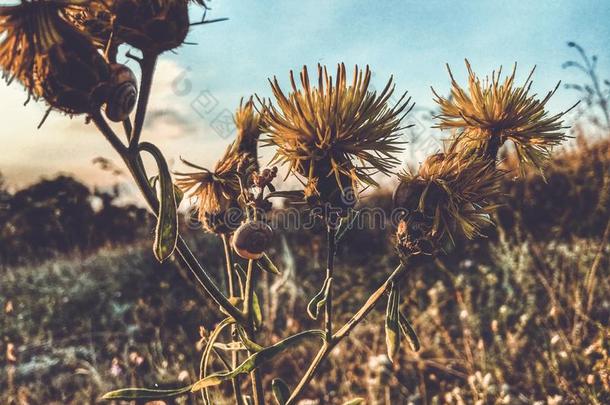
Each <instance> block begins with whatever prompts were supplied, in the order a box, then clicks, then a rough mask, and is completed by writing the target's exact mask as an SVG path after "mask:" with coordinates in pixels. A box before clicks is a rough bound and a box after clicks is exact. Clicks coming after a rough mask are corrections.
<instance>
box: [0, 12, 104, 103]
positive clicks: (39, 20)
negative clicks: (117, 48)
mask: <svg viewBox="0 0 610 405" xmlns="http://www.w3.org/2000/svg"><path fill="white" fill-rule="evenodd" d="M82 4H84V1H81V0H22V2H21V3H20V4H18V5H14V6H2V7H0V67H1V68H2V70H3V78H5V79H6V80H7V82H9V83H10V82H11V81H12V80H14V79H17V80H18V81H19V82H21V83H22V84H23V85H24V86H25V88H26V89H27V90H28V94H29V96H30V97H32V98H34V99H38V98H40V97H42V98H44V99H45V100H46V101H47V102H48V103H49V105H50V106H51V107H53V108H56V109H58V110H60V111H63V112H65V113H68V114H80V113H87V112H90V111H91V110H92V109H93V108H99V107H100V106H101V104H103V101H104V100H103V93H104V91H101V90H102V88H103V84H104V83H105V82H107V81H108V80H110V76H111V69H110V66H109V64H108V63H107V62H106V60H105V59H104V58H103V57H102V55H100V54H99V52H98V51H97V49H96V48H95V46H94V45H93V44H92V43H91V41H90V40H89V38H88V37H87V36H86V35H84V34H83V33H81V32H80V31H78V30H77V29H76V28H74V27H73V26H72V25H71V24H70V23H69V22H68V20H67V18H66V14H67V13H68V11H69V10H72V9H74V8H78V7H80V6H81V5H82Z"/></svg>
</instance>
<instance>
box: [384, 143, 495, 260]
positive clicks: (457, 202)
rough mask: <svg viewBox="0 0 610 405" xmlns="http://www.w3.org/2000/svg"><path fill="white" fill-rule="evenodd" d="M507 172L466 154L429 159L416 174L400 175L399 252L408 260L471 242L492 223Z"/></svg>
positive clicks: (397, 199)
mask: <svg viewBox="0 0 610 405" xmlns="http://www.w3.org/2000/svg"><path fill="white" fill-rule="evenodd" d="M502 175H503V172H501V171H499V170H497V169H496V168H495V165H494V162H493V161H490V160H484V159H480V158H478V157H476V156H473V155H472V154H471V153H468V152H459V153H458V152H447V153H438V154H435V155H432V156H430V157H428V159H427V160H426V161H425V162H424V163H423V164H422V165H421V167H420V169H419V171H418V173H415V174H413V173H409V172H404V173H401V174H400V175H399V178H400V184H399V185H398V187H397V188H396V190H395V192H394V197H393V199H394V205H395V207H396V208H399V209H402V210H404V216H403V219H402V220H401V222H400V223H399V226H398V230H397V247H398V250H399V251H400V252H401V253H402V254H404V255H405V256H408V255H413V254H420V253H423V254H434V253H435V252H437V251H438V250H439V249H440V248H441V247H442V246H443V245H444V244H445V243H446V242H447V241H449V242H451V243H455V238H456V237H457V236H464V237H466V238H468V239H473V238H475V237H476V236H479V235H481V232H482V230H483V228H484V227H485V226H487V225H489V224H491V218H490V214H491V213H492V211H493V210H494V209H495V208H496V204H495V203H494V201H495V200H496V199H497V197H498V196H499V180H500V178H501V176H502Z"/></svg>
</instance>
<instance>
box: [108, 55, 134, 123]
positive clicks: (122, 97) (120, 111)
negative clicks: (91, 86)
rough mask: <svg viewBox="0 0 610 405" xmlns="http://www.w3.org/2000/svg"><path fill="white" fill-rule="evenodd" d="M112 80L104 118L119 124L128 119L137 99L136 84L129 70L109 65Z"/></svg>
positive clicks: (116, 64) (120, 66) (125, 67)
mask: <svg viewBox="0 0 610 405" xmlns="http://www.w3.org/2000/svg"><path fill="white" fill-rule="evenodd" d="M110 68H111V71H112V73H111V74H112V78H111V80H110V90H109V92H108V98H107V102H106V117H108V119H109V120H111V121H114V122H121V121H123V120H125V119H127V118H128V117H129V114H130V113H131V112H132V111H133V109H134V107H135V105H136V101H137V99H138V82H137V80H136V76H135V75H134V74H133V72H132V71H131V69H129V68H128V67H127V66H125V65H121V64H118V63H115V64H113V65H111V67H110Z"/></svg>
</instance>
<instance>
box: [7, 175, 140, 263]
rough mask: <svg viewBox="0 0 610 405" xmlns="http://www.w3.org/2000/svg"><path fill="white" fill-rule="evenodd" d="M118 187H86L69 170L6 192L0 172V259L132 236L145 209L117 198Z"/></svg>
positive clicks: (86, 248)
mask: <svg viewBox="0 0 610 405" xmlns="http://www.w3.org/2000/svg"><path fill="white" fill-rule="evenodd" d="M119 196H120V193H119V191H118V188H117V187H115V188H113V190H112V191H110V192H108V191H100V190H91V189H89V188H88V187H87V186H85V185H84V184H82V183H80V182H79V181H77V180H75V179H74V178H72V177H69V176H58V177H55V178H53V179H50V180H47V179H43V180H40V181H39V182H37V183H35V184H33V185H31V186H29V187H26V188H23V189H21V190H18V191H16V192H15V193H10V192H9V191H8V188H7V186H6V182H5V181H4V179H3V177H2V175H1V174H0V264H4V265H6V264H10V265H15V264H24V263H32V262H37V261H42V260H45V259H48V258H50V257H54V256H56V255H61V254H69V253H86V252H90V251H93V250H96V249H98V248H99V247H101V246H104V245H121V244H126V243H131V242H133V241H135V240H137V239H138V238H139V237H140V236H143V233H145V232H148V231H149V230H150V226H151V223H152V222H151V219H150V217H149V214H148V213H147V211H146V210H144V209H143V208H140V207H138V206H136V205H134V204H120V203H119V202H118V198H119Z"/></svg>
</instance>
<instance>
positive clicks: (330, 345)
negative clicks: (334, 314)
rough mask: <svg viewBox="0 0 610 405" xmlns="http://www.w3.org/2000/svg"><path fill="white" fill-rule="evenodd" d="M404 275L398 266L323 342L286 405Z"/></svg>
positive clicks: (297, 395) (403, 271)
mask: <svg viewBox="0 0 610 405" xmlns="http://www.w3.org/2000/svg"><path fill="white" fill-rule="evenodd" d="M404 274H405V266H404V265H402V264H400V265H399V266H398V267H397V268H396V270H394V272H393V273H392V274H391V275H390V276H389V277H388V278H387V280H386V281H385V282H384V283H383V284H382V285H381V286H380V287H379V288H378V289H377V290H376V291H375V292H374V293H373V295H371V296H370V297H369V299H368V300H367V301H366V302H365V303H364V305H363V306H362V307H360V309H359V310H358V312H356V314H354V316H352V318H351V319H350V320H349V321H348V322H347V323H346V324H345V325H343V326H342V327H341V329H339V330H338V331H337V332H336V333H335V334H334V335H333V336H332V338H331V339H330V340H329V341H327V342H325V343H324V344H323V345H322V347H321V348H320V350H319V351H318V353H317V354H316V356H315V357H314V359H313V361H312V363H311V365H310V366H309V368H308V369H307V371H306V372H305V374H304V375H303V377H302V378H301V380H300V381H299V383H298V384H297V386H296V388H295V389H294V391H293V392H292V394H291V395H290V398H289V399H288V401H287V402H286V405H292V404H295V403H296V401H297V399H298V398H299V396H300V395H301V394H302V393H303V390H304V389H305V387H307V385H308V384H309V383H310V382H311V380H312V379H313V378H314V377H315V375H316V373H317V371H318V369H319V367H320V365H321V364H322V362H323V361H324V360H325V359H326V357H328V355H329V354H330V352H331V351H332V350H333V349H334V348H335V346H337V345H338V344H339V343H340V342H341V341H342V340H343V339H345V338H346V337H347V336H348V335H349V334H350V332H351V331H352V330H353V329H354V328H355V327H356V326H357V325H358V324H359V323H360V322H361V321H362V320H363V319H364V318H365V317H366V316H367V315H368V314H369V312H371V311H372V310H373V308H375V305H377V303H378V302H379V301H380V300H381V298H382V297H383V296H384V295H385V293H386V292H387V291H388V290H389V289H390V287H391V286H392V282H396V281H398V280H400V278H402V276H403V275H404Z"/></svg>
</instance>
